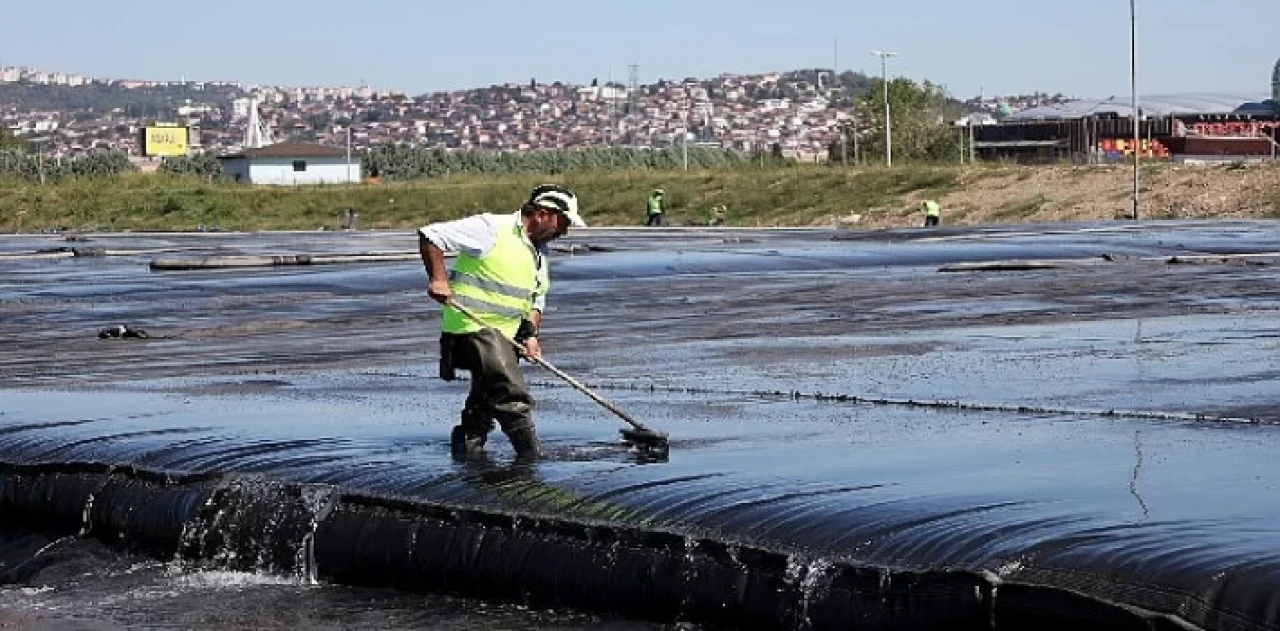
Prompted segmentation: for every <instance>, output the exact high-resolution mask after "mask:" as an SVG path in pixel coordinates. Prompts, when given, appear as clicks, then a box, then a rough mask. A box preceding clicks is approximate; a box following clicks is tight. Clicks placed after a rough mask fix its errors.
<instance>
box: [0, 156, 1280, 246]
mask: <svg viewBox="0 0 1280 631" xmlns="http://www.w3.org/2000/svg"><path fill="white" fill-rule="evenodd" d="M1131 177H1132V172H1131V171H1129V170H1128V169H1126V168H1124V167H1118V166H1100V167H1099V166H1095V167H1070V166H1047V167H1022V166H977V167H959V166H935V167H919V166H906V167H895V168H892V169H885V168H853V167H850V168H840V167H833V166H824V165H802V166H780V167H768V166H766V167H763V168H755V167H752V168H741V167H740V168H737V169H724V170H691V171H683V170H673V171H660V170H644V169H637V170H623V171H605V172H583V173H573V174H568V175H563V176H547V175H528V174H521V175H488V176H478V175H472V176H451V177H445V178H438V179H430V180H417V181H411V182H397V183H368V184H361V185H349V186H308V187H296V188H287V187H264V186H257V187H249V186H243V185H237V184H231V183H223V182H213V183H210V182H207V181H204V180H201V179H197V178H194V177H184V176H175V175H166V174H140V173H133V174H126V175H119V176H110V177H101V178H67V179H64V180H60V181H57V182H50V183H46V184H45V185H40V184H38V183H34V182H31V181H29V180H17V179H9V180H0V231H3V232H36V231H46V230H52V229H67V230H78V231H155V230H200V229H221V230H315V229H334V228H338V227H340V226H341V223H342V216H343V212H344V210H345V209H347V208H353V209H355V210H356V211H357V212H358V213H359V214H360V218H359V227H360V228H379V229H395V228H411V227H415V226H419V225H422V224H424V223H427V222H430V221H435V220H439V219H449V218H456V217H462V216H465V215H468V214H472V213H475V212H481V211H498V212H502V211H510V210H514V209H515V208H516V207H517V206H518V205H519V204H520V202H521V201H523V198H524V196H525V195H526V194H527V191H528V190H529V189H530V188H532V187H533V186H534V185H536V184H539V183H542V182H544V181H559V182H563V183H565V184H568V185H570V186H572V187H573V188H574V189H575V190H577V192H578V194H579V196H580V198H581V200H582V208H583V214H584V216H585V217H586V218H587V220H588V221H589V222H591V224H592V225H596V226H634V225H639V224H641V223H643V220H644V216H643V215H644V199H645V196H646V195H647V193H648V192H649V191H650V190H651V189H653V188H655V187H662V188H663V189H665V190H666V192H667V207H668V222H669V223H671V224H674V225H682V224H684V225H705V224H706V223H707V221H708V219H709V218H710V217H711V209H712V208H713V207H714V206H717V205H723V206H725V207H727V209H728V213H727V217H726V222H725V223H726V224H727V225H730V226H841V227H847V228H859V229H872V228H884V227H903V226H914V225H918V224H919V223H920V219H921V217H920V211H919V203H920V201H921V200H923V199H926V198H934V199H937V200H939V201H940V202H941V203H942V206H943V224H944V225H948V224H965V225H972V224H988V223H1016V222H1046V221H1090V220H1112V219H1118V218H1124V217H1126V216H1127V214H1128V213H1129V210H1130V201H1129V200H1130V196H1131V191H1132V180H1131ZM1142 184H1143V186H1142V190H1143V194H1142V200H1143V208H1142V213H1143V219H1189V218H1212V217H1222V218H1280V168H1277V167H1274V166H1249V167H1244V166H1241V165H1228V166H1174V165H1151V166H1147V167H1144V169H1143V171H1142Z"/></svg>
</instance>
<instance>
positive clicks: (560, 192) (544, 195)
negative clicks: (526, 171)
mask: <svg viewBox="0 0 1280 631" xmlns="http://www.w3.org/2000/svg"><path fill="white" fill-rule="evenodd" d="M529 204H531V205H534V206H537V207H538V208H544V209H546V210H550V211H554V212H559V213H564V216H565V217H566V218H568V219H569V224H570V225H573V226H577V227H579V228H585V227H587V222H586V221H583V220H582V215H579V214H578V196H577V195H574V194H573V191H571V190H569V189H567V188H565V187H563V186H560V185H559V184H543V185H541V186H539V187H537V188H535V189H533V192H532V193H530V194H529Z"/></svg>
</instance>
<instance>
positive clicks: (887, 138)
mask: <svg viewBox="0 0 1280 631" xmlns="http://www.w3.org/2000/svg"><path fill="white" fill-rule="evenodd" d="M871 54H872V55H875V56H876V57H879V58H880V82H881V83H883V84H884V164H885V166H890V167H891V166H893V132H892V131H890V127H892V124H891V122H892V121H891V120H890V118H889V70H888V66H889V64H888V62H889V58H890V57H895V56H897V54H898V53H889V52H885V51H882V50H873V51H871Z"/></svg>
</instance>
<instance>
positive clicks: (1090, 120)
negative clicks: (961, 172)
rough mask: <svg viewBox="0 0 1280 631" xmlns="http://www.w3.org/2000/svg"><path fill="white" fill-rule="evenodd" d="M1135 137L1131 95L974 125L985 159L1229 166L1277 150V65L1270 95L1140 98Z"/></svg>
mask: <svg viewBox="0 0 1280 631" xmlns="http://www.w3.org/2000/svg"><path fill="white" fill-rule="evenodd" d="M1138 110H1139V111H1138V117H1137V118H1138V136H1139V137H1140V138H1141V141H1140V142H1138V143H1135V141H1134V128H1133V125H1134V119H1135V117H1134V108H1133V101H1132V99H1131V98H1128V97H1118V96H1113V97H1108V98H1103V99H1081V100H1076V101H1070V102H1067V103H1062V104H1057V105H1051V106H1043V107H1035V108H1030V109H1026V110H1022V111H1019V112H1014V113H1012V114H1010V115H1008V116H1006V117H1004V118H1002V119H1001V120H1000V121H999V122H998V123H995V124H990V125H980V126H975V127H974V129H973V149H974V152H975V153H976V154H977V155H978V156H979V157H980V158H984V159H988V160H1011V161H1018V162H1058V161H1073V162H1081V163H1098V162H1108V161H1116V160H1123V159H1126V158H1131V157H1132V156H1133V153H1134V151H1135V150H1136V151H1139V152H1140V155H1141V156H1143V157H1148V158H1158V159H1167V160H1174V161H1183V162H1191V161H1229V160H1240V159H1249V158H1261V157H1276V155H1277V153H1278V152H1280V144H1277V140H1280V130H1277V127H1280V62H1277V63H1276V66H1275V69H1274V72H1273V73H1272V76H1271V91H1270V93H1266V92H1258V93H1189V94H1173V95H1151V96H1140V97H1139V99H1138Z"/></svg>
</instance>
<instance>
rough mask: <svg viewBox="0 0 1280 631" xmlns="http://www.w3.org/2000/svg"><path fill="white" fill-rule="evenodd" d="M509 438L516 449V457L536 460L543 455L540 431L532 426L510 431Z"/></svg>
mask: <svg viewBox="0 0 1280 631" xmlns="http://www.w3.org/2000/svg"><path fill="white" fill-rule="evenodd" d="M507 438H508V439H510V440H511V447H512V448H513V449H515V450H516V458H518V459H521V460H534V459H537V458H541V457H542V456H543V453H542V445H540V444H539V443H538V432H537V431H535V430H534V429H533V428H532V427H523V428H521V429H517V430H514V431H511V432H508V433H507Z"/></svg>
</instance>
